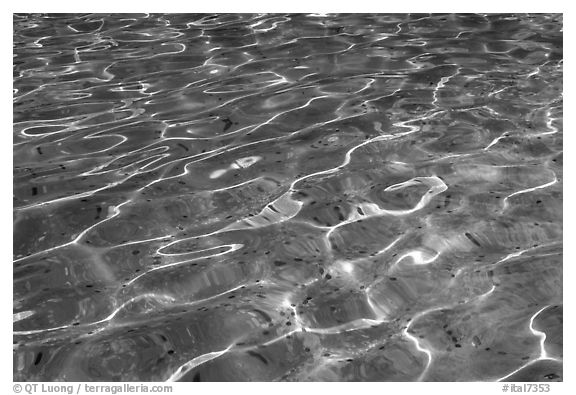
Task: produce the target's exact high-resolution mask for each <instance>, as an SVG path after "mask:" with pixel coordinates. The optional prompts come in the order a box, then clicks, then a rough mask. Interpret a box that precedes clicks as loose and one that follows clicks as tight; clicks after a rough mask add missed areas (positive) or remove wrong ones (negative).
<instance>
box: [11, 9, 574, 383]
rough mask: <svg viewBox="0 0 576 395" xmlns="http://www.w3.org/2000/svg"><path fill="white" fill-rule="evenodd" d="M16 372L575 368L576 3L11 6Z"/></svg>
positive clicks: (442, 372)
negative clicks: (575, 149)
mask: <svg viewBox="0 0 576 395" xmlns="http://www.w3.org/2000/svg"><path fill="white" fill-rule="evenodd" d="M13 28H14V60H13V65H14V107H13V111H14V133H13V136H14V138H13V143H14V147H13V153H14V228H13V248H14V254H15V257H14V373H13V375H14V380H16V381H28V380H30V381H63V380H64V381H132V380H138V381H163V380H178V381H244V380H251V381H333V380H341V381H418V380H422V381H494V380H502V381H543V382H546V381H559V380H562V358H563V356H562V117H563V114H562V67H563V60H562V59H563V52H562V16H561V15H552V14H532V15H527V14H510V15H508V14H506V15H503V14H499V15H491V14H488V15H476V14H462V15H440V14H433V15H429V14H388V15H385V14H382V15H376V14H370V15H364V14H347V15H336V14H335V15H304V14H293V15H280V14H259V15H251V14H219V15H193V14H138V15H127V14H126V15H125V14H112V15H103V14H72V15H64V14H59V15H54V14H52V15H50V14H16V15H14V26H13Z"/></svg>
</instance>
